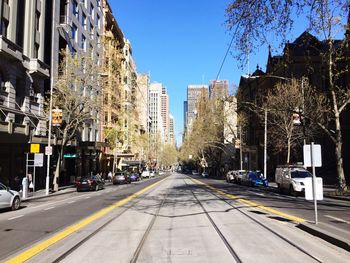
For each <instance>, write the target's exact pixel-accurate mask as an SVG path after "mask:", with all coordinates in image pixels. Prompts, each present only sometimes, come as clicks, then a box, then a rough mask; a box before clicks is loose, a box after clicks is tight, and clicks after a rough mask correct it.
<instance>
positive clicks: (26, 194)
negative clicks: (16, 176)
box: [22, 177, 28, 199]
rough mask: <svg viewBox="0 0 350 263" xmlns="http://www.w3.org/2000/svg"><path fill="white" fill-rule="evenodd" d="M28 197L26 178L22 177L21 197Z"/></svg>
mask: <svg viewBox="0 0 350 263" xmlns="http://www.w3.org/2000/svg"><path fill="white" fill-rule="evenodd" d="M27 197H28V178H27V177H24V178H23V179H22V199H27Z"/></svg>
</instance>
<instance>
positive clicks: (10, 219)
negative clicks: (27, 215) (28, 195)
mask: <svg viewBox="0 0 350 263" xmlns="http://www.w3.org/2000/svg"><path fill="white" fill-rule="evenodd" d="M23 216H24V215H19V216H14V217H11V218H9V219H7V220H13V219H16V218H20V217H23Z"/></svg>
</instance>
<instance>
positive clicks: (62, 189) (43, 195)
mask: <svg viewBox="0 0 350 263" xmlns="http://www.w3.org/2000/svg"><path fill="white" fill-rule="evenodd" d="M75 191H76V188H75V185H70V186H63V187H59V188H58V191H57V192H51V189H50V192H49V194H48V195H46V190H45V189H41V190H39V191H36V192H35V193H32V192H31V193H28V197H27V198H26V199H22V202H28V201H31V200H36V199H42V198H48V197H52V196H57V195H63V194H69V193H72V192H75Z"/></svg>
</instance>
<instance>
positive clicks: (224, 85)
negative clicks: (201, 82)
mask: <svg viewBox="0 0 350 263" xmlns="http://www.w3.org/2000/svg"><path fill="white" fill-rule="evenodd" d="M227 96H228V80H216V81H215V80H211V81H210V85H209V97H210V99H221V98H225V97H227Z"/></svg>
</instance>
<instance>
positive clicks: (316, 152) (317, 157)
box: [303, 144, 322, 167]
mask: <svg viewBox="0 0 350 263" xmlns="http://www.w3.org/2000/svg"><path fill="white" fill-rule="evenodd" d="M303 153H304V166H305V167H312V163H311V145H310V144H305V145H304V147H303ZM312 159H313V164H314V166H315V167H321V166H322V157H321V145H320V144H313V147H312Z"/></svg>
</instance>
